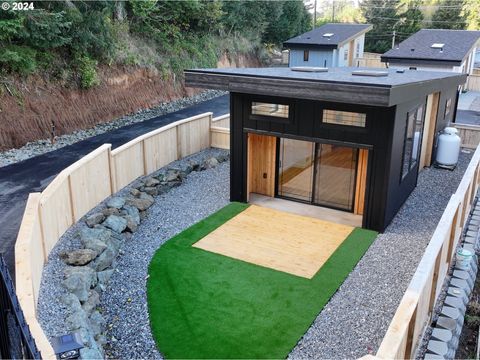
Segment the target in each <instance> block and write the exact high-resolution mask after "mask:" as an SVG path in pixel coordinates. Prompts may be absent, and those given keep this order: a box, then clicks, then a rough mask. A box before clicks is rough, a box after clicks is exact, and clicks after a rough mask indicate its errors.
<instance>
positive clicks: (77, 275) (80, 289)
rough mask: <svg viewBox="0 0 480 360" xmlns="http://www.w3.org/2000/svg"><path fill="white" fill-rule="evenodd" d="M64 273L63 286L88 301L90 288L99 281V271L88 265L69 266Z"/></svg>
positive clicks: (80, 298)
mask: <svg viewBox="0 0 480 360" xmlns="http://www.w3.org/2000/svg"><path fill="white" fill-rule="evenodd" d="M64 275H65V279H64V280H63V282H62V284H63V286H64V287H65V288H66V289H67V290H68V291H69V292H70V293H72V294H74V295H75V296H76V297H77V298H78V299H79V300H80V301H86V300H87V299H88V295H89V290H90V289H91V288H92V287H94V286H95V285H96V283H97V273H96V272H95V271H94V270H93V269H92V268H90V267H88V266H75V267H72V266H69V267H67V268H66V269H65V270H64Z"/></svg>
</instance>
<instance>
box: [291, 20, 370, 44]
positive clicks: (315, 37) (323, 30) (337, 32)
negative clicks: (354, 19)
mask: <svg viewBox="0 0 480 360" xmlns="http://www.w3.org/2000/svg"><path fill="white" fill-rule="evenodd" d="M371 29H372V25H370V24H345V23H337V24H325V25H322V26H320V27H318V28H316V29H313V30H311V31H308V32H306V33H304V34H301V35H298V36H296V37H294V38H291V39H289V40H287V41H285V42H284V43H283V46H284V47H286V48H290V49H291V48H302V47H319V48H325V47H326V48H336V47H338V46H342V45H343V44H344V43H346V42H347V41H349V40H351V39H352V38H355V37H357V36H360V35H362V34H363V33H366V32H367V31H369V30H371ZM325 34H332V35H331V36H324V35H325Z"/></svg>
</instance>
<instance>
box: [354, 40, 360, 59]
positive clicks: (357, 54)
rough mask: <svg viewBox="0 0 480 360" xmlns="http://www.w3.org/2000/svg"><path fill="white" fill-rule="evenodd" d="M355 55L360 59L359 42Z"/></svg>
mask: <svg viewBox="0 0 480 360" xmlns="http://www.w3.org/2000/svg"><path fill="white" fill-rule="evenodd" d="M355 57H356V58H357V59H358V58H359V57H360V43H359V42H357V47H356V50H355Z"/></svg>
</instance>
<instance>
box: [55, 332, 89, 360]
mask: <svg viewBox="0 0 480 360" xmlns="http://www.w3.org/2000/svg"><path fill="white" fill-rule="evenodd" d="M52 347H53V351H54V352H55V355H57V359H61V360H67V359H78V358H79V357H80V349H82V348H83V341H82V338H81V337H80V334H79V333H71V334H66V335H61V336H57V337H55V338H53V339H52Z"/></svg>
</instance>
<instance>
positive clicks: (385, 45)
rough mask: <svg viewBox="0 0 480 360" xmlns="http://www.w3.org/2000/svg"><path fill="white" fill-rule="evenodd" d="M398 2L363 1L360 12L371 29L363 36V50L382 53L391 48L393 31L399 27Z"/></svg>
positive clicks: (384, 0) (393, 0) (394, 0)
mask: <svg viewBox="0 0 480 360" xmlns="http://www.w3.org/2000/svg"><path fill="white" fill-rule="evenodd" d="M399 6H400V1H399V0H364V1H363V2H362V3H361V11H362V14H363V16H364V18H365V21H366V22H367V23H369V24H372V25H373V29H372V30H371V31H369V32H368V33H367V34H366V35H365V50H366V51H371V52H377V53H384V52H385V51H387V50H388V49H390V48H391V43H392V40H391V39H392V36H393V31H394V30H396V29H397V27H398V26H399V25H400V16H399V15H398V11H397V10H398V8H399Z"/></svg>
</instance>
